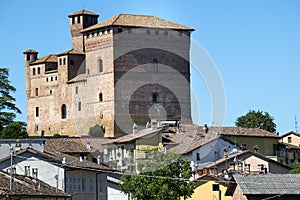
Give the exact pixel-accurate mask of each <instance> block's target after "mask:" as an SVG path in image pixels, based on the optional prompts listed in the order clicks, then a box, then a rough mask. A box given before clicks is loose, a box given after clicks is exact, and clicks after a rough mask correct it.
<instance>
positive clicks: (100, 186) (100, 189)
mask: <svg viewBox="0 0 300 200" xmlns="http://www.w3.org/2000/svg"><path fill="white" fill-rule="evenodd" d="M102 187H103V186H102V180H101V179H100V180H99V192H103V189H102Z"/></svg>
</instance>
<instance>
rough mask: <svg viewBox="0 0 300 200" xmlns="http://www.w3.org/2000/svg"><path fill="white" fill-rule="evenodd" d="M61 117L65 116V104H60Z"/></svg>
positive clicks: (64, 117)
mask: <svg viewBox="0 0 300 200" xmlns="http://www.w3.org/2000/svg"><path fill="white" fill-rule="evenodd" d="M61 118H62V119H66V118H67V107H66V105H65V104H63V105H62V106H61Z"/></svg>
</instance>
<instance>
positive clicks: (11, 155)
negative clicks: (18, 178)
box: [9, 146, 14, 191]
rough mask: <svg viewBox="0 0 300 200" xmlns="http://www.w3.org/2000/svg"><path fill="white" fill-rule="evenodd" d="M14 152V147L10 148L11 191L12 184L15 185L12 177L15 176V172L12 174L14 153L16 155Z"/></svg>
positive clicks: (10, 188)
mask: <svg viewBox="0 0 300 200" xmlns="http://www.w3.org/2000/svg"><path fill="white" fill-rule="evenodd" d="M13 150H14V149H13V146H10V180H9V190H10V191H12V184H13V182H12V176H13V172H12V170H13V167H12V165H13V153H14V151H13Z"/></svg>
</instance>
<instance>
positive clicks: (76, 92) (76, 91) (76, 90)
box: [75, 86, 78, 94]
mask: <svg viewBox="0 0 300 200" xmlns="http://www.w3.org/2000/svg"><path fill="white" fill-rule="evenodd" d="M75 94H78V87H77V86H76V88H75Z"/></svg>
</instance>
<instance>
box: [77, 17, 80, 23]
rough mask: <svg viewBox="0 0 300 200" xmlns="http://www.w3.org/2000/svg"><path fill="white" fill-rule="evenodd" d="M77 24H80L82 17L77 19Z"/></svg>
mask: <svg viewBox="0 0 300 200" xmlns="http://www.w3.org/2000/svg"><path fill="white" fill-rule="evenodd" d="M77 23H78V24H80V16H78V18H77Z"/></svg>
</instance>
